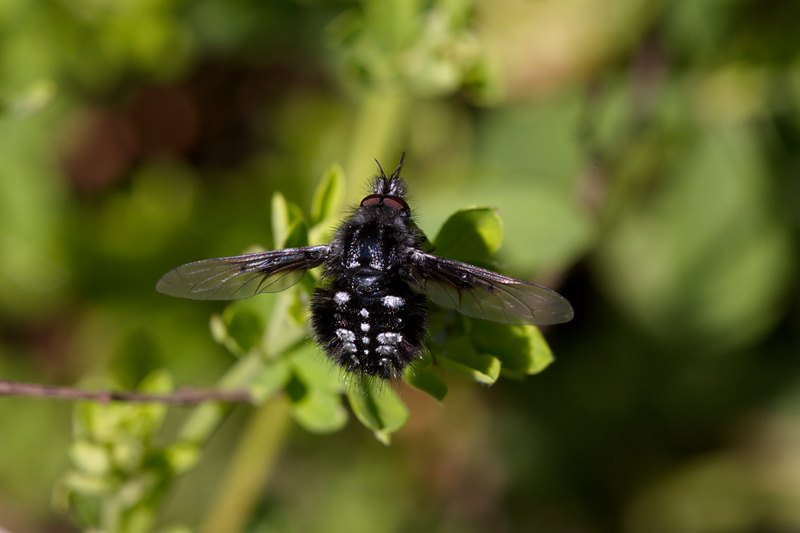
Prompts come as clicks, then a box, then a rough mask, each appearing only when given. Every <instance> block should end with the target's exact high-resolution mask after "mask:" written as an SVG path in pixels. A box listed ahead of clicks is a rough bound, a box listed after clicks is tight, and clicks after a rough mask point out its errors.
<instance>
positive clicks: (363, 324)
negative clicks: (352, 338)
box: [361, 322, 369, 333]
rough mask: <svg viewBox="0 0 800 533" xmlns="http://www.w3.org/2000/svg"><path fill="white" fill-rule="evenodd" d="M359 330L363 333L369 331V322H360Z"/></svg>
mask: <svg viewBox="0 0 800 533" xmlns="http://www.w3.org/2000/svg"><path fill="white" fill-rule="evenodd" d="M361 331H363V332H364V333H366V332H367V331H369V324H367V323H366V322H362V323H361Z"/></svg>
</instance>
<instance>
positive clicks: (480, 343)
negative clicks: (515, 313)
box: [470, 320, 553, 377]
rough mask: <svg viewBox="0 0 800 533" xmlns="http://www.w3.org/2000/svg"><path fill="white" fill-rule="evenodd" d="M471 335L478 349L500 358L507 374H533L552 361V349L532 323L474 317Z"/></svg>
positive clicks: (519, 375)
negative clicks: (503, 321) (499, 321)
mask: <svg viewBox="0 0 800 533" xmlns="http://www.w3.org/2000/svg"><path fill="white" fill-rule="evenodd" d="M470 336H471V340H472V343H473V344H474V346H475V348H476V349H477V351H478V352H479V353H482V354H489V355H492V356H494V357H496V358H497V359H499V360H500V362H501V363H502V365H503V366H502V373H503V374H504V375H507V376H511V377H523V376H525V375H529V374H536V373H538V372H541V371H542V370H544V369H545V368H547V366H548V365H549V364H550V363H552V362H553V353H552V352H551V351H550V347H549V346H548V345H547V341H545V339H544V337H543V336H542V333H541V332H540V331H539V329H538V328H536V327H534V326H511V325H508V324H498V323H496V322H489V321H487V320H475V321H473V327H472V331H471V334H470Z"/></svg>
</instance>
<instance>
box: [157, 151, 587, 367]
mask: <svg viewBox="0 0 800 533" xmlns="http://www.w3.org/2000/svg"><path fill="white" fill-rule="evenodd" d="M402 166H403V158H401V159H400V164H399V165H398V166H397V169H396V170H395V171H394V172H393V173H392V175H391V176H389V177H387V176H386V175H385V174H384V172H383V169H380V170H381V173H380V176H376V177H375V178H374V180H373V183H372V194H370V195H369V196H367V197H366V198H364V199H363V200H361V205H360V206H359V207H358V208H357V209H356V210H355V212H354V213H353V214H352V216H350V218H349V219H348V220H346V221H345V222H344V223H343V224H342V225H341V226H340V227H339V228H338V230H337V231H336V234H335V236H334V238H333V240H332V241H331V243H330V244H325V245H321V246H306V247H303V248H289V249H284V250H273V251H269V252H261V253H254V254H246V255H238V256H234V257H224V258H221V259H208V260H205V261H197V262H194V263H189V264H187V265H183V266H180V267H178V268H175V269H173V270H170V271H169V272H167V273H166V274H165V275H164V276H163V277H162V278H161V279H160V280H159V282H158V284H157V285H156V290H158V291H159V292H161V293H164V294H168V295H170V296H179V297H182V298H192V299H195V300H237V299H241V298H249V297H250V296H254V295H256V294H259V293H262V292H278V291H282V290H284V289H287V288H288V287H291V286H292V285H294V284H295V283H297V282H298V281H300V278H302V277H303V274H304V273H305V272H306V270H309V269H311V268H314V267H316V266H319V265H324V271H323V283H321V286H319V287H317V288H316V289H315V290H314V293H313V296H312V301H311V324H312V327H313V329H314V334H315V337H316V340H317V342H318V343H319V344H320V345H321V346H322V347H323V348H324V350H325V352H326V353H327V355H328V357H330V358H331V359H332V360H333V361H335V362H336V363H337V364H338V365H340V366H341V367H342V368H344V369H345V370H346V371H348V372H354V373H357V374H362V373H363V374H369V375H373V376H379V377H381V378H384V379H390V378H394V377H397V376H398V375H400V374H401V372H402V371H403V369H404V368H405V367H406V366H408V365H409V364H410V363H411V362H413V361H414V360H415V359H416V358H417V357H418V356H419V354H420V352H421V351H422V350H423V348H424V340H425V336H426V334H427V329H428V313H427V300H426V298H425V293H426V294H427V295H428V296H429V297H430V299H431V300H432V301H433V302H435V303H437V304H439V305H441V306H444V307H449V308H451V309H455V310H456V311H459V312H461V313H463V314H465V315H467V316H471V317H476V318H483V319H486V320H492V321H494V322H502V323H506V324H539V325H544V324H558V323H561V322H567V321H569V320H571V319H572V315H573V311H572V307H571V306H570V304H569V302H567V300H566V299H565V298H564V297H562V296H561V295H559V294H558V293H556V292H554V291H551V290H550V289H546V288H544V287H540V286H538V285H534V284H532V283H527V282H525V281H520V280H517V279H513V278H509V277H506V276H501V275H500V274H496V273H494V272H491V271H489V270H484V269H482V268H478V267H476V266H473V265H468V264H466V263H460V262H458V261H453V260H450V259H444V258H441V257H437V256H435V255H431V254H428V253H425V252H424V251H423V250H422V243H423V241H424V237H423V235H422V232H421V231H420V230H419V229H418V228H417V226H416V224H415V223H414V221H413V219H412V217H411V213H410V210H409V208H408V204H407V203H406V201H405V200H404V199H403V198H404V196H405V193H406V187H405V183H404V182H403V180H402V178H401V177H400V169H401V167H402ZM378 168H380V165H378Z"/></svg>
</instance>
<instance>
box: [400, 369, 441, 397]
mask: <svg viewBox="0 0 800 533" xmlns="http://www.w3.org/2000/svg"><path fill="white" fill-rule="evenodd" d="M405 380H406V382H407V383H408V384H409V385H411V386H412V387H414V388H415V389H419V390H421V391H422V392H425V393H427V394H429V395H431V396H433V397H434V398H436V399H437V400H439V401H440V402H441V401H442V400H444V397H445V396H447V384H446V383H445V382H444V381H443V380H442V378H440V377H439V376H438V374H436V372H434V371H433V367H432V365H431V363H430V362H425V361H418V362H417V363H414V364H412V365H410V366H408V367H406V370H405Z"/></svg>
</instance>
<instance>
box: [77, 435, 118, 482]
mask: <svg viewBox="0 0 800 533" xmlns="http://www.w3.org/2000/svg"><path fill="white" fill-rule="evenodd" d="M108 452H109V450H108V449H107V448H106V447H105V446H101V445H99V444H95V443H93V442H89V441H88V440H83V439H81V440H77V441H75V442H73V443H72V446H71V447H70V450H69V458H70V460H71V461H72V464H74V465H75V468H76V469H77V470H79V471H80V472H83V473H86V474H93V475H98V476H102V475H105V474H107V473H108V472H109V470H110V469H111V458H110V457H109V455H108Z"/></svg>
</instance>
